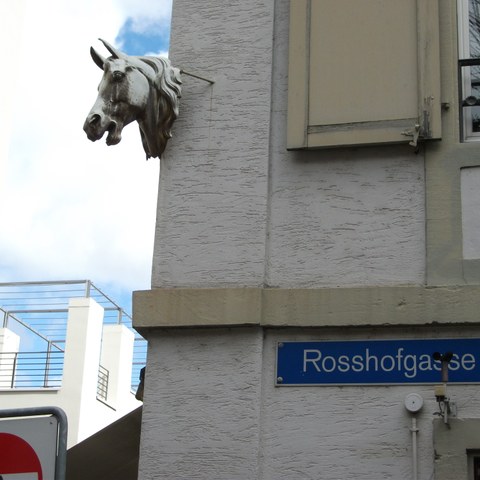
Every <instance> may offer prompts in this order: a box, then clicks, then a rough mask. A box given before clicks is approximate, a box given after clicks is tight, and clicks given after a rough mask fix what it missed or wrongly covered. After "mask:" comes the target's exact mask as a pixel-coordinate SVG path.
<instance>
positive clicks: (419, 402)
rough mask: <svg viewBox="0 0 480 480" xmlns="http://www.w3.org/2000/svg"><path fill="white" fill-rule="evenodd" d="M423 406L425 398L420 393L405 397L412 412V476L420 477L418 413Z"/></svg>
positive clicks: (414, 479) (414, 478)
mask: <svg viewBox="0 0 480 480" xmlns="http://www.w3.org/2000/svg"><path fill="white" fill-rule="evenodd" d="M422 406H423V398H422V397H421V396H420V395H418V393H410V394H409V395H407V396H406V398H405V408H406V409H407V410H408V411H409V412H410V413H411V417H412V426H411V428H410V431H411V432H412V478H413V480H417V479H418V448H417V433H418V427H417V417H416V414H417V413H418V412H419V411H420V410H421V408H422Z"/></svg>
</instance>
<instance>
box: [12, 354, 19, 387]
mask: <svg viewBox="0 0 480 480" xmlns="http://www.w3.org/2000/svg"><path fill="white" fill-rule="evenodd" d="M17 356H18V352H15V353H14V357H13V367H12V380H11V382H10V388H13V387H14V386H15V373H16V370H17Z"/></svg>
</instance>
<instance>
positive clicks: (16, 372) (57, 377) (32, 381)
mask: <svg viewBox="0 0 480 480" xmlns="http://www.w3.org/2000/svg"><path fill="white" fill-rule="evenodd" d="M63 357H64V352H63V350H49V351H45V352H0V388H3V389H10V388H16V389H43V388H60V387H61V386H62V375H63Z"/></svg>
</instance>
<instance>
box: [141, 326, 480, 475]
mask: <svg viewBox="0 0 480 480" xmlns="http://www.w3.org/2000/svg"><path fill="white" fill-rule="evenodd" d="M479 334H480V331H479V329H478V328H476V329H475V328H472V329H464V331H459V330H458V329H455V328H447V329H445V328H443V329H435V328H430V329H422V328H420V329H393V328H390V329H362V330H349V331H348V332H347V331H346V330H345V329H329V330H319V329H307V330H301V329H290V330H285V329H279V330H272V329H270V330H266V331H262V330H261V329H258V328H237V329H204V330H190V329H183V330H176V331H170V332H164V333H163V334H161V335H154V336H152V338H151V339H150V344H149V348H150V350H149V359H150V360H151V361H149V363H148V368H147V382H146V391H145V406H144V412H143V427H142V454H141V462H140V475H139V479H141V480H144V479H145V480H146V479H151V478H176V479H185V478H196V479H205V480H206V479H209V480H216V479H218V480H224V479H226V478H228V479H259V480H260V479H262V480H267V479H269V480H279V479H285V480H292V479H304V478H312V479H318V478H322V479H325V480H338V479H340V478H355V479H359V480H371V479H372V478H375V479H377V478H378V479H395V480H399V479H404V480H407V479H411V478H412V439H411V430H410V428H411V426H412V423H411V414H410V413H408V412H407V411H406V409H405V406H404V400H405V397H406V396H407V395H408V394H409V393H417V394H419V395H421V396H422V397H423V399H424V406H423V409H422V410H421V411H420V412H419V413H418V414H416V419H417V428H418V430H419V431H418V435H417V440H418V475H419V476H418V478H419V479H420V480H427V479H431V478H433V471H434V451H433V429H432V425H433V420H434V419H436V418H439V417H438V416H437V415H435V412H438V405H437V403H436V399H435V395H434V385H397V386H395V385H392V386H302V387H295V386H288V387H275V386H274V382H275V374H276V372H275V358H276V356H275V349H276V345H277V342H279V341H305V340H309V341H311V340H347V339H350V340H352V339H365V338H368V339H399V338H403V339H408V338H415V339H421V338H439V337H444V338H455V337H462V336H464V337H478V335H479ZM477 391H478V387H477V386H476V385H470V386H467V385H455V384H452V385H450V386H449V387H448V393H449V395H450V397H451V399H452V400H453V401H455V402H456V404H457V407H458V417H459V418H470V417H475V416H477V415H478V410H479V408H480V398H479V396H478V394H477V393H478V392H477ZM479 446H480V443H479Z"/></svg>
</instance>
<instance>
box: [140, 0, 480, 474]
mask: <svg viewBox="0 0 480 480" xmlns="http://www.w3.org/2000/svg"><path fill="white" fill-rule="evenodd" d="M289 4H290V2H288V0H276V1H275V2H272V1H270V0H261V1H257V0H242V1H240V0H235V1H233V2H223V1H220V0H207V1H206V2H202V6H201V8H199V4H198V2H195V1H193V0H175V1H174V8H173V26H172V42H171V48H170V58H171V60H172V61H173V63H174V64H175V65H177V66H179V67H182V68H185V70H187V71H192V72H197V73H199V74H201V75H203V76H205V77H209V78H212V79H214V80H215V82H216V83H215V85H214V86H213V87H212V86H210V85H209V84H207V83H203V82H201V81H199V80H195V79H192V78H189V77H187V76H185V75H184V77H183V81H184V88H183V96H182V103H181V112H180V117H179V119H178V120H177V123H176V124H175V126H174V138H173V139H172V140H171V141H170V142H169V145H168V146H167V150H166V155H165V158H163V159H162V164H161V179H160V187H159V200H158V217H157V227H156V237H155V247H154V256H153V274H152V287H153V290H155V288H156V287H160V288H161V287H164V288H165V287H192V288H206V287H243V286H249V287H258V286H259V287H262V286H264V287H284V288H300V287H337V286H353V285H355V286H373V285H382V286H385V285H402V284H423V283H424V280H425V233H424V232H425V207H424V204H425V188H424V182H425V176H424V157H423V154H422V150H420V153H418V154H415V153H414V152H413V149H412V148H411V147H409V146H382V147H367V148H349V149H345V148H342V149H338V150H335V149H332V150H316V151H308V152H307V151H303V152H288V151H287V150H286V142H285V137H286V102H287V100H286V88H287V67H288V63H287V62H288V55H287V51H288V20H289V18H288V17H289ZM396 306H397V307H398V308H401V306H402V305H401V303H399V304H398V305H396ZM192 309H194V306H193V307H192ZM179 311H180V309H179ZM292 312H293V314H294V313H295V312H294V309H292ZM155 313H157V312H155ZM196 313H198V312H196ZM161 314H162V312H158V316H159V317H160V316H161ZM169 314H170V315H171V312H169ZM428 320H429V321H432V319H428ZM173 322H174V321H172V323H173ZM293 322H295V319H294V318H293V319H292V323H293ZM319 322H320V319H319ZM205 323H206V324H208V321H207V320H205ZM239 323H241V322H239ZM383 323H384V324H386V323H388V318H385V320H384V322H383ZM450 333H451V334H452V335H456V334H458V332H455V331H452V332H450ZM471 333H472V334H473V333H475V334H478V332H471ZM446 334H447V333H446V331H444V332H441V331H440V330H439V331H432V330H430V331H428V332H426V331H425V332H424V331H422V330H418V331H414V330H411V329H410V330H407V329H404V330H393V329H391V330H386V329H378V330H365V329H360V330H355V329H353V328H351V329H343V330H341V329H336V330H335V329H331V330H328V331H327V330H321V329H313V328H312V329H304V330H301V329H263V328H260V327H242V328H231V329H211V328H206V329H203V330H202V329H190V328H185V329H178V330H175V329H161V330H160V329H159V330H157V331H155V329H150V330H149V331H148V340H149V357H148V365H147V378H146V390H145V398H144V400H145V404H144V412H143V425H142V443H141V457H140V474H139V479H140V480H147V479H151V478H178V479H187V478H198V479H209V480H211V479H218V480H220V479H229V480H235V479H252V480H253V479H265V480H266V479H269V480H270V479H271V480H274V479H275V480H277V479H285V480H287V479H288V480H292V479H303V478H312V479H318V478H322V479H326V480H338V479H340V478H355V479H364V480H367V479H368V480H371V479H372V478H379V479H409V478H411V468H412V465H411V462H412V459H411V434H410V431H409V428H410V425H411V424H410V420H411V419H410V417H409V414H408V413H407V412H406V411H405V408H404V405H403V402H404V399H405V396H406V395H407V394H408V393H411V392H416V393H419V394H421V395H422V396H423V397H424V399H425V402H426V405H425V407H424V409H423V410H422V412H421V413H420V414H419V415H418V422H419V425H418V426H419V429H420V433H419V455H420V457H419V458H420V460H419V471H420V477H419V478H420V479H421V480H427V479H430V478H431V477H432V473H433V447H432V445H433V443H432V420H433V418H434V417H433V413H434V411H436V409H437V406H436V403H435V398H434V395H433V387H430V386H376V387H352V386H350V387H301V388H300V387H288V388H287V387H285V388H283V387H282V388H278V387H275V386H274V378H275V344H276V342H277V341H279V340H283V341H285V340H294V339H298V340H300V339H304V340H305V339H308V340H312V339H322V338H332V339H342V340H347V339H353V338H395V336H396V335H398V336H401V337H402V338H408V337H411V338H414V337H415V336H419V337H422V336H423V337H425V336H432V335H433V336H435V335H438V336H441V335H446ZM473 391H474V387H454V388H453V392H452V395H457V394H458V396H459V397H461V398H466V396H467V395H471V394H472V393H473ZM477 403H478V402H477V401H476V400H473V401H472V402H470V403H468V404H467V402H464V404H463V406H462V408H463V410H461V413H462V414H466V415H468V414H472V412H474V411H475V408H477V406H478V405H477Z"/></svg>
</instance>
